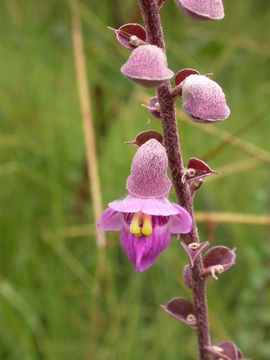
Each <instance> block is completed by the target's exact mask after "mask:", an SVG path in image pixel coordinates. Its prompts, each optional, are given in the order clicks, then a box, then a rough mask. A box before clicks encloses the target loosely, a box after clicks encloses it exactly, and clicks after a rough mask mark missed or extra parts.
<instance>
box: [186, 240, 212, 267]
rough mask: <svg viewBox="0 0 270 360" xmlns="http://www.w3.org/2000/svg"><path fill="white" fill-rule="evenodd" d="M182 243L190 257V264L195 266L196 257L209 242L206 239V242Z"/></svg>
mask: <svg viewBox="0 0 270 360" xmlns="http://www.w3.org/2000/svg"><path fill="white" fill-rule="evenodd" d="M181 245H182V247H183V248H184V250H185V252H186V254H187V256H188V258H189V261H190V266H191V267H193V265H194V261H195V260H196V257H197V256H198V255H199V254H200V253H201V251H202V250H203V249H205V248H206V247H207V246H208V245H209V243H208V241H206V242H204V243H191V244H188V245H187V244H185V243H184V242H181Z"/></svg>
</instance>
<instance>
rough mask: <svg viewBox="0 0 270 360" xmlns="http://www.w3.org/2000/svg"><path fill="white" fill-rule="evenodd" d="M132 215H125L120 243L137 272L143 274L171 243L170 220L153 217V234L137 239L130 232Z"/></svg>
mask: <svg viewBox="0 0 270 360" xmlns="http://www.w3.org/2000/svg"><path fill="white" fill-rule="evenodd" d="M131 219H132V215H131V214H125V215H124V221H123V225H122V231H121V235H120V243H121V246H122V248H123V250H124V251H125V253H126V254H127V257H128V258H129V260H130V262H131V263H132V265H133V266H134V267H135V269H136V271H138V272H142V271H144V270H146V269H148V268H149V267H150V266H151V265H153V264H154V262H155V260H156V258H157V256H158V255H159V254H160V253H161V252H162V251H163V250H165V249H166V247H167V246H168V244H169V241H170V233H169V218H168V217H161V216H153V217H152V234H151V235H149V236H141V237H137V236H135V235H134V234H131V232H130V231H129V226H130V222H131Z"/></svg>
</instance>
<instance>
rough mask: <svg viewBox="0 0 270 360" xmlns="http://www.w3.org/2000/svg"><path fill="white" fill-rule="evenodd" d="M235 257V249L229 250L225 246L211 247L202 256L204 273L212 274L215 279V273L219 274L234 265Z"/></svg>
mask: <svg viewBox="0 0 270 360" xmlns="http://www.w3.org/2000/svg"><path fill="white" fill-rule="evenodd" d="M235 258H236V255H235V249H233V250H231V249H229V248H228V247H226V246H214V247H212V248H211V249H209V250H208V251H207V252H206V254H205V255H204V257H203V265H204V268H205V270H204V275H205V276H208V275H212V276H213V277H214V278H215V279H217V277H216V274H220V273H222V272H224V271H226V270H228V269H229V268H230V267H231V266H232V265H234V263H235Z"/></svg>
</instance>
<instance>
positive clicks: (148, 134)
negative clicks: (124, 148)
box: [125, 130, 163, 147]
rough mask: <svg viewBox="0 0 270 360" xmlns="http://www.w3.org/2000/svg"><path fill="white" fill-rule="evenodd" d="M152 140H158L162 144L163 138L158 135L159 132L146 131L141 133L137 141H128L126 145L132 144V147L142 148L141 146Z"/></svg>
mask: <svg viewBox="0 0 270 360" xmlns="http://www.w3.org/2000/svg"><path fill="white" fill-rule="evenodd" d="M150 139H156V140H157V141H159V142H160V143H161V144H162V141H163V136H162V135H161V134H160V133H158V132H157V131H154V130H146V131H142V132H141V133H139V134H138V135H137V136H136V139H135V140H132V141H126V142H125V144H130V145H134V146H136V147H140V146H141V145H143V144H144V143H146V142H147V141H148V140H150Z"/></svg>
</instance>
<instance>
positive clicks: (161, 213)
mask: <svg viewBox="0 0 270 360" xmlns="http://www.w3.org/2000/svg"><path fill="white" fill-rule="evenodd" d="M167 165H168V159H167V154H166V150H165V148H164V147H163V145H161V144H160V142H158V141H157V140H155V139H150V140H148V141H147V142H146V143H144V144H143V145H142V146H140V147H139V148H138V150H137V152H136V154H135V156H134V159H133V162H132V166H131V175H130V176H129V177H128V179H127V184H126V185H127V190H128V192H129V194H128V195H127V196H126V197H125V198H124V199H123V200H115V201H112V202H110V203H109V205H108V208H107V209H106V210H105V211H104V212H103V213H102V214H101V216H100V218H99V220H98V224H97V225H98V227H99V228H100V229H102V230H105V231H110V230H115V231H117V230H119V231H121V234H120V243H121V246H122V248H123V249H124V251H125V253H126V254H127V257H128V258H129V260H130V261H131V263H132V264H133V266H134V267H135V269H136V271H144V270H146V269H147V268H149V267H150V266H151V265H152V264H153V263H154V262H155V260H156V258H157V256H158V254H159V253H161V252H162V251H163V250H165V249H166V247H167V246H168V244H169V241H170V234H179V233H181V234H186V233H189V232H190V230H191V227H192V218H191V216H190V215H189V213H188V212H187V211H186V210H185V209H184V208H183V207H181V206H180V205H177V204H173V203H171V202H170V201H169V200H168V193H169V190H170V187H171V183H170V180H169V178H168V176H167V173H166V172H167Z"/></svg>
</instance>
